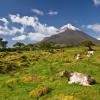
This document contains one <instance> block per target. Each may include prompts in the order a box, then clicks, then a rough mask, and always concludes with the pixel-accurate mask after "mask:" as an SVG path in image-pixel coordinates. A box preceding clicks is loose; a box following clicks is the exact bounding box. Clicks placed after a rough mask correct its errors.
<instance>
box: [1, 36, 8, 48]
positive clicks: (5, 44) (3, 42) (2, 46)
mask: <svg viewBox="0 0 100 100" xmlns="http://www.w3.org/2000/svg"><path fill="white" fill-rule="evenodd" d="M7 44H8V41H4V40H3V39H2V38H0V48H6V47H7Z"/></svg>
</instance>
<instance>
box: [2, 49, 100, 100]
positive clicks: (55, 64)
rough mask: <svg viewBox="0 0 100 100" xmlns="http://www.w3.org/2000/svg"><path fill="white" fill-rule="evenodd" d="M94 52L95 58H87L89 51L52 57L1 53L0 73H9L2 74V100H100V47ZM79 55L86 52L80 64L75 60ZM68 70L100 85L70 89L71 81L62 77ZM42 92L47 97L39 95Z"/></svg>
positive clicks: (37, 52) (38, 53)
mask: <svg viewBox="0 0 100 100" xmlns="http://www.w3.org/2000/svg"><path fill="white" fill-rule="evenodd" d="M94 49H95V50H96V51H95V53H94V56H93V57H91V58H87V56H86V55H85V54H86V48H65V49H63V50H62V49H59V50H54V52H52V53H50V52H49V51H45V50H35V51H23V52H9V53H6V52H2V53H1V52H0V64H1V65H0V69H1V68H3V69H4V71H5V73H1V74H0V100H73V99H74V100H100V77H99V76H100V67H99V66H100V61H99V60H100V55H99V54H100V47H94ZM77 52H84V55H83V57H82V59H81V60H80V61H76V60H75V58H74V55H75V54H76V53H77ZM3 69H1V70H3ZM64 69H67V70H69V71H78V72H82V73H85V74H88V75H91V76H93V77H94V78H95V79H96V81H97V84H95V85H93V86H90V87H84V86H80V85H75V84H72V85H70V84H68V80H67V78H61V77H60V76H59V72H61V71H62V70H64ZM13 70H14V71H13ZM9 71H10V72H9ZM47 87H48V88H47ZM41 90H44V92H43V95H39V94H41ZM47 90H49V91H48V92H47ZM33 91H35V92H33ZM34 96H37V97H35V98H34Z"/></svg>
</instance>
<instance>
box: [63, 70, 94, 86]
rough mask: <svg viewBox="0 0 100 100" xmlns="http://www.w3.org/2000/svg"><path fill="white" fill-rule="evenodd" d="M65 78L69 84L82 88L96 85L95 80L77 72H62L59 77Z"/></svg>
mask: <svg viewBox="0 0 100 100" xmlns="http://www.w3.org/2000/svg"><path fill="white" fill-rule="evenodd" d="M63 76H64V77H67V78H68V83H69V84H80V85H83V86H91V85H93V84H95V83H96V81H95V79H94V78H93V77H91V76H89V75H86V74H83V73H79V72H73V73H72V72H69V71H66V70H64V71H62V73H61V77H63Z"/></svg>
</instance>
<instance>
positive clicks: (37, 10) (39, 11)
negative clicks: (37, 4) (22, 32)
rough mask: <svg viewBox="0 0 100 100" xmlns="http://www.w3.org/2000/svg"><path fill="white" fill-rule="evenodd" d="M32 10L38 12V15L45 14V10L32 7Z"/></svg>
mask: <svg viewBox="0 0 100 100" xmlns="http://www.w3.org/2000/svg"><path fill="white" fill-rule="evenodd" d="M32 12H34V13H36V14H38V15H44V12H43V11H41V10H39V9H32Z"/></svg>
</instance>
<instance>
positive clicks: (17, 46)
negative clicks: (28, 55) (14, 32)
mask: <svg viewBox="0 0 100 100" xmlns="http://www.w3.org/2000/svg"><path fill="white" fill-rule="evenodd" d="M13 47H14V48H20V49H21V48H24V47H25V44H24V43H21V42H17V43H15V44H14V45H13Z"/></svg>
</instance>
